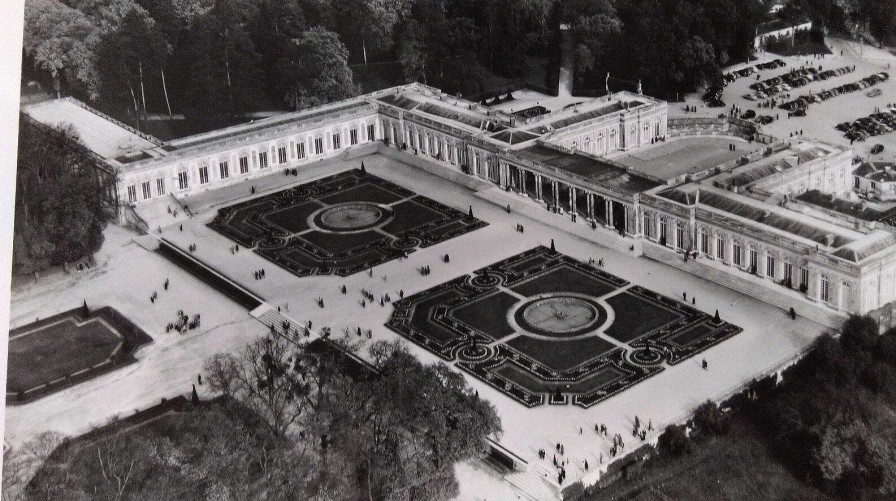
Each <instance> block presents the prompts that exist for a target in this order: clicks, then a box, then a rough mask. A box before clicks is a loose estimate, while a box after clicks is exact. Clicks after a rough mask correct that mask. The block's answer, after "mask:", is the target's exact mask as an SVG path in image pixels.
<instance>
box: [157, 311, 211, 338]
mask: <svg viewBox="0 0 896 501" xmlns="http://www.w3.org/2000/svg"><path fill="white" fill-rule="evenodd" d="M201 321H202V317H201V316H200V315H199V314H198V313H196V314H195V315H193V317H192V318H191V317H190V316H189V315H187V314H186V313H184V310H177V320H175V321H174V322H170V323H169V324H168V325H167V326H166V327H165V332H171V331H172V330H175V331H177V332H178V334H183V333H184V332H186V331H188V330H193V329H198V328H199V325H200V323H201Z"/></svg>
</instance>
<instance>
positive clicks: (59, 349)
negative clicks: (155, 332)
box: [6, 307, 152, 404]
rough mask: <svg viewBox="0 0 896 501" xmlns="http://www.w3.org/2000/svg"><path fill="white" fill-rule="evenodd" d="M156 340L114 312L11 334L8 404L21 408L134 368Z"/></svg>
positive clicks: (56, 320)
mask: <svg viewBox="0 0 896 501" xmlns="http://www.w3.org/2000/svg"><path fill="white" fill-rule="evenodd" d="M150 342H152V338H151V337H149V335H147V334H146V333H145V332H143V331H142V330H140V329H139V328H138V327H137V326H135V325H134V324H132V323H131V322H130V321H129V320H128V319H126V318H124V317H123V316H121V314H120V313H118V312H117V311H115V310H114V309H112V308H110V307H104V308H99V309H96V310H93V311H91V312H90V315H89V317H88V319H87V321H86V322H85V321H84V320H83V319H82V317H81V308H75V309H72V310H68V311H65V312H62V313H59V314H56V315H53V316H52V317H48V318H45V319H42V320H38V321H35V322H33V323H31V324H28V325H24V326H21V327H18V328H15V329H12V330H11V331H10V332H9V365H8V368H7V383H6V399H7V403H10V404H20V403H25V402H28V401H31V400H34V399H36V398H40V397H42V396H44V395H46V394H48V393H52V392H55V391H59V390H61V389H63V388H66V387H69V386H73V385H75V384H78V383H80V382H81V381H84V380H86V379H90V378H92V377H96V376H97V375H99V374H102V373H104V372H107V371H110V370H113V369H116V368H118V367H121V366H123V365H126V364H128V363H131V362H134V361H135V360H136V359H135V358H134V356H133V353H134V351H136V350H137V348H139V347H140V346H141V345H143V344H146V343H150Z"/></svg>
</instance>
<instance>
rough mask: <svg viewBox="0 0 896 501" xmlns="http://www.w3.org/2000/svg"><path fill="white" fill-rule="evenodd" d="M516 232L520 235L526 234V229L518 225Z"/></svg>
mask: <svg viewBox="0 0 896 501" xmlns="http://www.w3.org/2000/svg"><path fill="white" fill-rule="evenodd" d="M516 231H517V232H519V233H524V232H525V231H526V229H525V228H524V227H523V225H521V224H520V223H516Z"/></svg>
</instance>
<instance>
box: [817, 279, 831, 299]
mask: <svg viewBox="0 0 896 501" xmlns="http://www.w3.org/2000/svg"><path fill="white" fill-rule="evenodd" d="M818 297H819V299H821V300H822V301H824V302H825V303H827V302H828V301H830V300H831V284H830V282H828V278H827V277H826V276H824V275H822V276H821V288H820V290H819V291H818Z"/></svg>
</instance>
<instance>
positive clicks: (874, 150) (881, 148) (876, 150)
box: [871, 143, 884, 155]
mask: <svg viewBox="0 0 896 501" xmlns="http://www.w3.org/2000/svg"><path fill="white" fill-rule="evenodd" d="M882 151H884V145H882V144H880V143H878V144H875V145H874V146H872V147H871V154H872V155H877V154H878V153H880V152H882Z"/></svg>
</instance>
